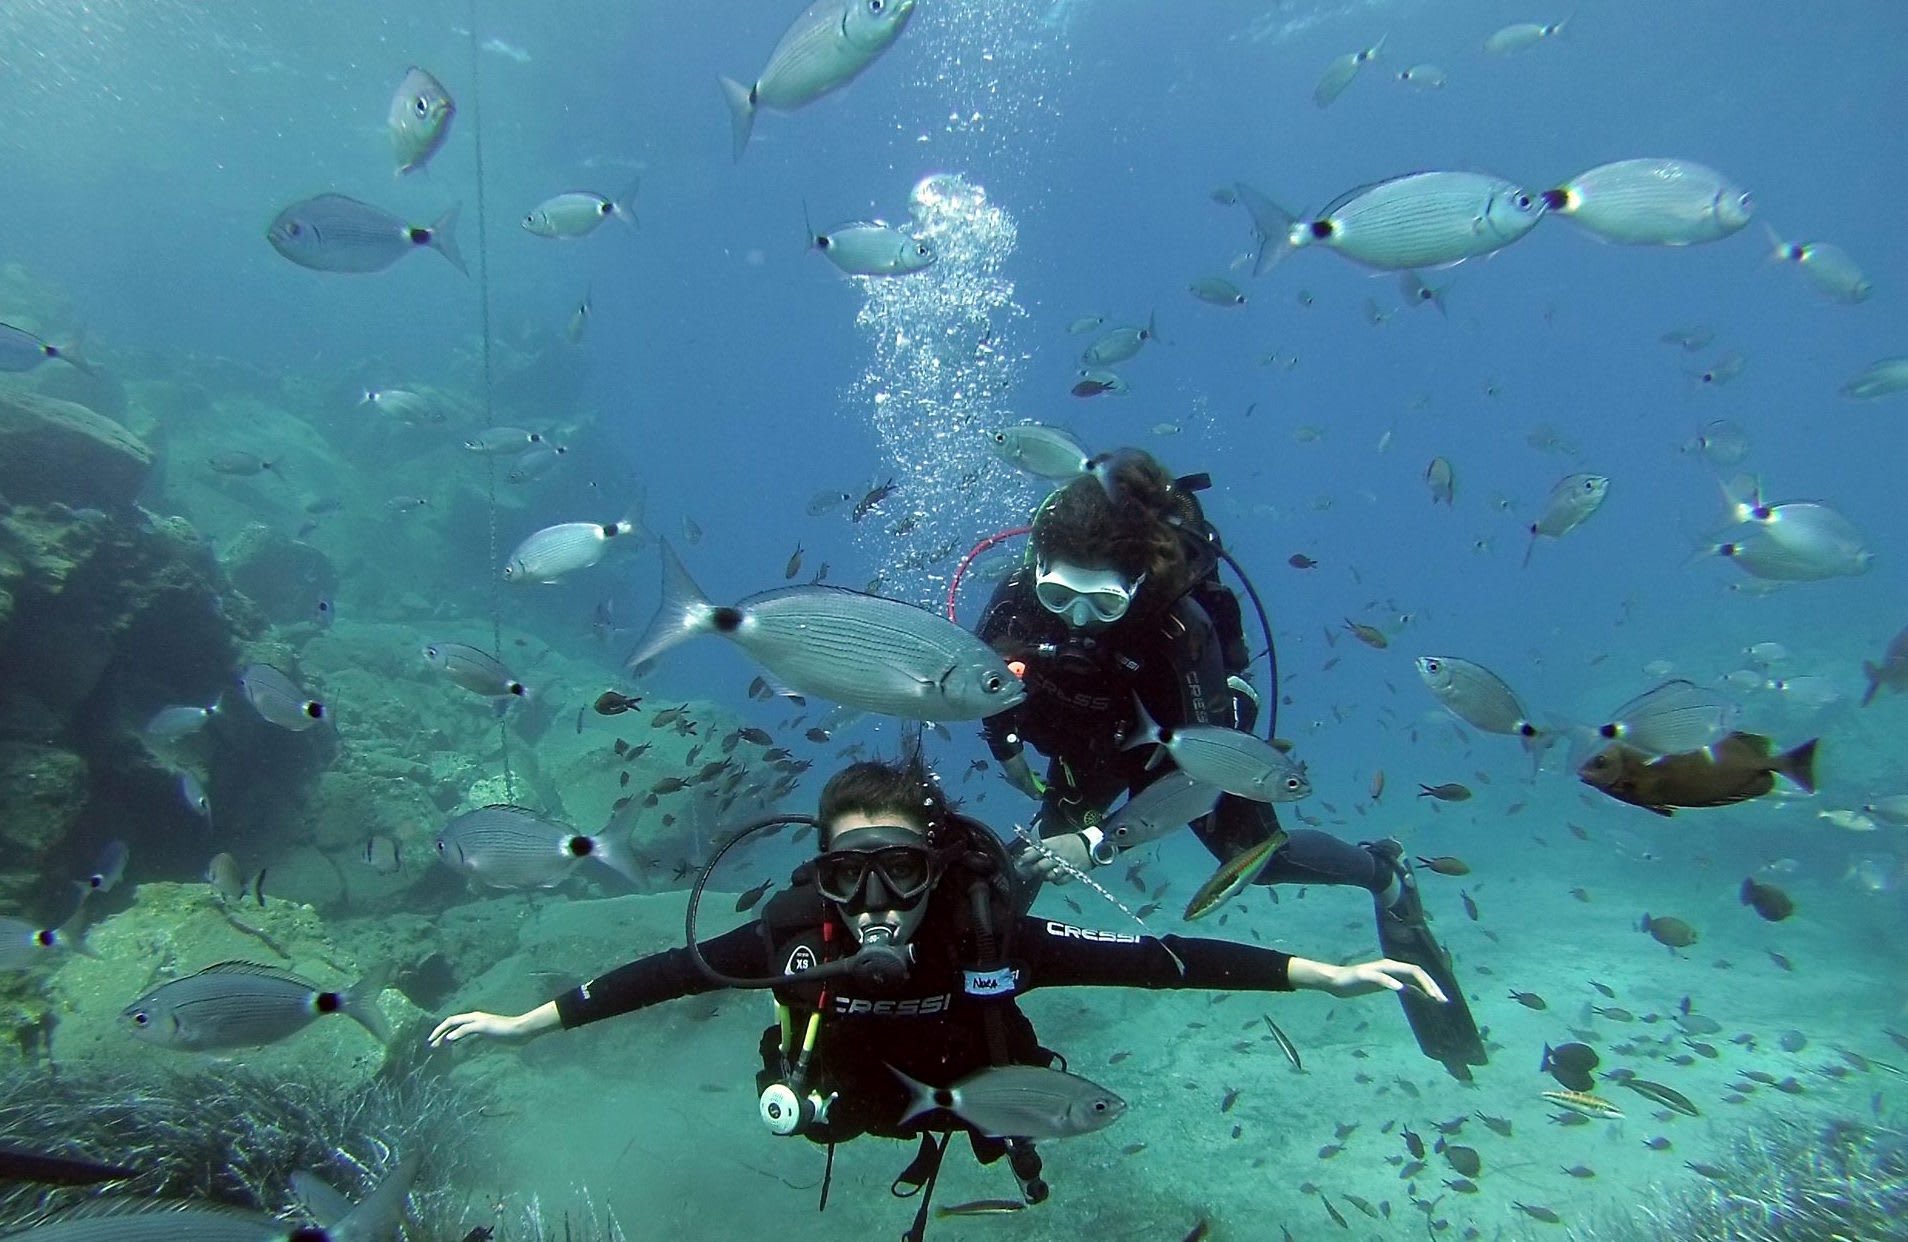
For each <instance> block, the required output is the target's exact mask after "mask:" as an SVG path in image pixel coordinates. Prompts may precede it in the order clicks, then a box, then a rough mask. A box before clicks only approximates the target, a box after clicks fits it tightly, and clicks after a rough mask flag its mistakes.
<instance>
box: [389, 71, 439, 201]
mask: <svg viewBox="0 0 1908 1242" xmlns="http://www.w3.org/2000/svg"><path fill="white" fill-rule="evenodd" d="M456 115H457V104H456V103H455V102H454V101H453V100H452V99H451V97H450V92H449V91H447V90H445V89H444V84H443V83H442V82H439V81H438V80H437V79H436V78H434V77H432V76H431V75H430V73H429V72H428V71H426V70H423V69H420V68H418V67H417V66H416V65H412V66H411V67H410V69H408V70H407V71H405V74H404V80H403V81H402V82H399V83H398V88H397V92H396V93H395V94H393V95H392V96H391V111H390V113H389V115H387V116H386V117H385V121H384V125H385V128H386V129H387V130H389V131H390V133H391V150H392V151H393V153H395V154H396V156H397V175H398V176H400V177H402V176H403V175H404V174H405V173H407V172H414V171H416V170H417V169H420V168H422V167H424V165H425V164H427V163H429V162H430V158H431V156H433V155H436V154H437V149H438V148H439V147H441V146H443V145H444V139H446V138H448V137H450V123H451V118H452V117H454V116H456Z"/></svg>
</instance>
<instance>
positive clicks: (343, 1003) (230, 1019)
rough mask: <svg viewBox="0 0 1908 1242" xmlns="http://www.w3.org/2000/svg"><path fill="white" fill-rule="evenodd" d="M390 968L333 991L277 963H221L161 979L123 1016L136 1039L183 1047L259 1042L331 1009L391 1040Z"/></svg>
mask: <svg viewBox="0 0 1908 1242" xmlns="http://www.w3.org/2000/svg"><path fill="white" fill-rule="evenodd" d="M389 974H390V971H389V968H388V967H379V968H377V969H375V970H373V971H371V972H370V973H369V974H367V975H366V976H365V977H364V978H363V979H361V980H359V981H358V982H357V983H355V984H353V985H352V986H351V987H349V988H346V989H344V990H343V991H330V990H327V989H324V988H321V987H319V986H317V985H316V984H314V983H310V982H308V981H306V980H304V979H301V978H299V977H298V976H297V975H294V974H292V973H291V972H289V971H285V970H280V969H279V968H278V967H276V966H261V965H259V964H258V963H256V962H220V963H218V964H217V965H214V966H207V967H206V968H205V969H204V970H201V971H199V972H198V973H196V974H191V975H187V976H185V977H184V978H183V979H174V980H172V981H171V982H169V983H162V984H160V985H159V986H158V987H156V988H154V989H153V990H152V991H150V992H148V993H146V994H145V995H144V996H142V997H140V998H139V999H138V1000H136V1001H134V1002H133V1003H132V1004H130V1005H128V1006H126V1008H124V1009H122V1010H121V1011H120V1014H119V1017H120V1021H121V1023H122V1024H123V1025H124V1026H125V1028H126V1030H127V1032H128V1033H129V1034H131V1035H132V1037H133V1038H134V1039H137V1040H139V1041H141V1042H142V1043H149V1044H158V1045H160V1046H161V1047H166V1048H176V1049H179V1050H180V1051H184V1052H215V1051H218V1050H220V1049H225V1048H258V1047H262V1046H264V1045H265V1044H271V1043H276V1042H278V1041H279V1040H281V1039H284V1038H286V1037H287V1036H291V1035H295V1034H297V1033H298V1032H299V1031H302V1030H304V1029H305V1028H306V1027H307V1026H310V1025H311V1024H312V1023H313V1022H316V1021H317V1020H318V1019H319V1018H322V1017H324V1016H326V1015H327V1014H334V1013H335V1014H343V1015H344V1016H345V1017H347V1018H350V1019H351V1020H352V1021H354V1022H356V1023H358V1025H360V1026H362V1027H363V1028H364V1029H365V1030H367V1031H369V1032H371V1034H372V1036H373V1037H375V1038H376V1039H377V1041H378V1042H379V1043H389V1042H390V1038H391V1029H390V1026H389V1025H388V1024H387V1023H386V1022H385V1020H384V1015H383V1014H382V1013H381V1012H379V1010H378V993H380V992H382V991H383V990H384V984H385V980H386V979H387V978H388V977H389Z"/></svg>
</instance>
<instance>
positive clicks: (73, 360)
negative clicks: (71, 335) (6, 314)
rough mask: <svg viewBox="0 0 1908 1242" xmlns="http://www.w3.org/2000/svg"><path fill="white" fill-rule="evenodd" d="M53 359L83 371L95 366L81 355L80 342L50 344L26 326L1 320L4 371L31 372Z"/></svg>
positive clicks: (0, 349) (0, 350) (1, 366)
mask: <svg viewBox="0 0 1908 1242" xmlns="http://www.w3.org/2000/svg"><path fill="white" fill-rule="evenodd" d="M53 358H58V359H59V360H60V361H61V362H64V363H66V364H67V365H69V366H73V367H78V368H79V369H80V370H82V371H87V372H90V371H91V370H92V369H93V368H92V367H91V366H89V365H88V364H87V362H86V359H84V358H82V357H80V350H79V345H78V344H77V343H74V344H70V345H50V344H48V343H47V342H45V341H43V340H41V339H40V338H39V337H37V336H35V335H33V334H32V333H31V332H28V331H27V330H26V329H25V328H16V327H14V326H13V325H12V324H10V323H0V371H31V370H32V369H33V368H34V367H37V366H39V365H40V364H41V363H42V362H46V361H48V360H50V359H53Z"/></svg>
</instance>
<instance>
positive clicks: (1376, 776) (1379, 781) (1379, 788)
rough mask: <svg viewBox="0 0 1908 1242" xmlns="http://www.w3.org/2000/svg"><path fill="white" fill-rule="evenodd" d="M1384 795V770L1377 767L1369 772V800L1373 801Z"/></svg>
mask: <svg viewBox="0 0 1908 1242" xmlns="http://www.w3.org/2000/svg"><path fill="white" fill-rule="evenodd" d="M1384 796H1385V770H1384V769H1383V768H1379V769H1378V770H1377V771H1376V772H1373V773H1372V774H1371V800H1372V801H1373V802H1376V801H1378V799H1380V798H1382V797H1384Z"/></svg>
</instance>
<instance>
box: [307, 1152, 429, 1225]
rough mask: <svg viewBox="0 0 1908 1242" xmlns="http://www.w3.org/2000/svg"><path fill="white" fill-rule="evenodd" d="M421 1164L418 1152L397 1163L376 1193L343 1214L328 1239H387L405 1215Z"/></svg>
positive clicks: (386, 1175)
mask: <svg viewBox="0 0 1908 1242" xmlns="http://www.w3.org/2000/svg"><path fill="white" fill-rule="evenodd" d="M421 1163H423V1157H422V1156H421V1155H419V1154H418V1153H417V1152H412V1153H411V1154H410V1155H408V1156H406V1157H404V1159H402V1160H400V1161H398V1163H397V1167H395V1168H393V1169H392V1170H391V1171H390V1172H389V1173H386V1174H385V1175H384V1180H383V1181H381V1182H379V1183H378V1187H377V1189H376V1190H373V1191H372V1192H371V1193H370V1194H368V1195H366V1196H365V1197H364V1200H363V1202H361V1203H359V1204H358V1206H356V1207H354V1208H352V1209H351V1211H350V1212H348V1213H346V1215H345V1217H344V1219H343V1220H340V1221H339V1222H338V1223H337V1224H336V1225H335V1226H333V1227H332V1228H331V1229H330V1230H328V1231H327V1233H328V1235H329V1236H330V1237H333V1238H336V1239H337V1240H338V1242H371V1240H372V1239H374V1238H388V1237H390V1236H391V1234H392V1233H393V1232H394V1231H395V1230H396V1228H397V1225H398V1220H399V1218H400V1217H401V1216H403V1214H404V1201H405V1199H407V1198H408V1197H409V1196H410V1193H411V1183H412V1182H414V1181H416V1180H417V1169H418V1165H420V1164H421Z"/></svg>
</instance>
